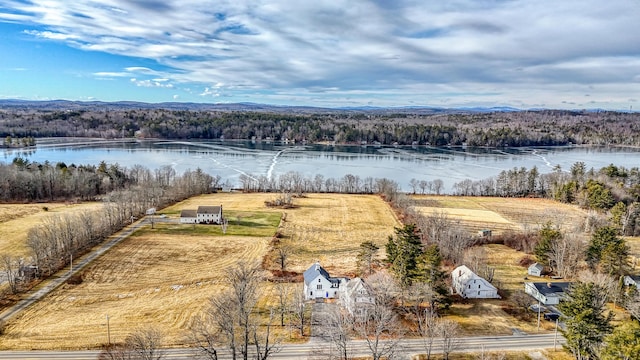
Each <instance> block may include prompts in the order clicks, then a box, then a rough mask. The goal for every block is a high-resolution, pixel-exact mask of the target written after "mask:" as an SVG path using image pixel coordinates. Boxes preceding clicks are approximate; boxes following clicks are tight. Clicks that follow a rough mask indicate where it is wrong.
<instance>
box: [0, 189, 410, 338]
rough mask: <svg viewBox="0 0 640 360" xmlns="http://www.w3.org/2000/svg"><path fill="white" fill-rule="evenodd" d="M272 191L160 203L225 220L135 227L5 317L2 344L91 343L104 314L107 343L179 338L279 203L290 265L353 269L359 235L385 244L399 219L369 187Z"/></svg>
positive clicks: (253, 248) (251, 254) (276, 213)
mask: <svg viewBox="0 0 640 360" xmlns="http://www.w3.org/2000/svg"><path fill="white" fill-rule="evenodd" d="M273 197H274V195H270V194H212V195H206V196H199V197H195V198H192V199H189V200H187V201H185V202H182V203H179V204H177V205H175V206H172V207H169V208H167V209H163V210H161V211H159V212H158V214H165V215H166V216H167V217H168V218H169V219H172V218H174V219H177V217H178V216H179V213H180V211H181V210H182V209H195V208H196V207H197V206H199V205H212V204H213V205H218V204H221V205H222V206H223V212H224V216H227V217H228V219H229V227H228V229H227V234H226V235H222V234H221V229H220V226H205V225H196V226H193V225H187V224H185V225H178V224H168V223H166V224H165V223H159V222H158V223H156V224H155V225H154V229H151V228H150V227H146V228H144V229H142V230H139V231H137V232H136V233H135V234H134V235H133V236H131V237H130V238H128V239H126V240H125V241H123V242H122V243H120V244H119V245H117V246H116V247H115V248H113V249H112V250H111V251H110V252H108V253H107V254H105V255H103V256H102V257H101V258H99V259H98V260H96V261H95V262H94V263H92V264H91V265H90V266H88V267H87V268H85V269H84V271H83V274H84V276H83V277H84V281H83V283H82V284H79V285H69V284H65V285H64V286H62V287H61V288H59V289H57V290H56V291H54V292H53V293H51V294H50V295H49V296H47V297H46V298H45V299H43V300H42V301H40V302H38V303H36V304H35V305H34V306H32V307H30V308H28V309H27V310H25V311H24V312H23V313H22V314H21V315H19V316H18V317H17V318H15V319H13V320H12V321H10V322H9V324H8V326H7V329H6V333H5V335H3V336H2V337H0V348H3V349H9V348H12V349H65V348H91V347H98V346H100V345H102V344H104V343H105V342H106V339H107V326H106V318H107V315H108V316H109V324H110V332H111V340H112V342H118V341H122V340H123V339H124V337H126V335H127V334H129V333H130V332H132V331H134V330H136V329H137V328H139V327H141V326H145V325H152V326H156V327H159V328H160V329H163V331H164V332H165V335H166V344H167V345H172V344H181V343H183V341H184V336H185V335H186V330H187V328H188V325H189V322H190V319H191V318H192V316H193V315H194V314H196V313H198V312H199V311H200V310H201V309H202V308H203V307H204V306H206V304H207V300H208V299H209V298H210V297H211V296H214V295H215V294H217V293H218V292H219V291H220V290H221V288H222V286H223V285H224V284H225V279H224V277H223V274H224V270H225V269H226V268H227V267H229V266H230V265H232V264H234V263H236V262H237V261H238V260H239V259H244V260H247V261H251V260H256V261H260V260H261V259H262V258H263V257H264V256H265V255H266V254H268V250H269V243H270V241H271V239H272V236H273V234H274V233H275V232H276V231H277V230H278V228H277V225H278V223H279V221H280V218H281V216H282V213H283V211H284V212H286V222H285V223H284V224H283V225H282V227H281V228H280V229H279V230H280V231H281V232H283V234H284V237H283V241H289V242H290V243H291V245H292V246H293V254H292V258H291V260H292V263H291V267H290V268H291V269H292V270H296V271H303V270H305V269H306V268H307V267H308V266H310V264H311V262H312V261H314V260H320V261H322V262H323V266H326V267H327V269H328V270H329V271H332V272H334V271H335V272H336V275H340V274H342V273H344V272H353V271H355V255H356V253H357V250H358V247H359V244H360V243H361V242H363V241H365V240H374V241H375V242H377V243H378V244H383V243H385V242H386V238H387V236H388V235H390V234H391V233H392V232H393V226H396V225H398V223H397V220H396V218H395V216H394V214H393V212H392V211H391V210H390V209H389V208H388V206H387V205H386V204H385V203H384V202H383V201H382V200H381V199H380V198H378V197H376V196H359V195H335V194H331V195H328V194H327V195H325V194H311V195H309V197H307V198H301V199H296V200H295V203H296V204H297V205H298V208H295V209H287V210H282V209H275V208H266V207H265V205H264V201H265V200H271V199H273ZM267 292H273V289H270V288H269V289H267ZM267 302H268V301H266V300H263V303H265V304H266V303H267Z"/></svg>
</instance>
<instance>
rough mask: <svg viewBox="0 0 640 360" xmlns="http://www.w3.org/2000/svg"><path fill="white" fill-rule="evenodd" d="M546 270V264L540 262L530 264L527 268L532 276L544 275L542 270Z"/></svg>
mask: <svg viewBox="0 0 640 360" xmlns="http://www.w3.org/2000/svg"><path fill="white" fill-rule="evenodd" d="M543 270H544V266H543V265H542V264H540V263H533V264H531V265H530V266H529V269H528V270H527V274H529V275H532V276H542V271H543Z"/></svg>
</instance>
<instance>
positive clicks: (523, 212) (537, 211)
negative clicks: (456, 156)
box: [412, 195, 586, 235]
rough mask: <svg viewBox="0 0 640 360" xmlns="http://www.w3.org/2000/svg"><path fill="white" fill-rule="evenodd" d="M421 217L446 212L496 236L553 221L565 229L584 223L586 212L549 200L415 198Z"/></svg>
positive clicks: (472, 228)
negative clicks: (488, 230) (490, 231)
mask: <svg viewBox="0 0 640 360" xmlns="http://www.w3.org/2000/svg"><path fill="white" fill-rule="evenodd" d="M412 197H413V198H414V199H415V200H416V201H417V202H418V206H417V209H418V211H420V212H421V213H422V214H425V215H429V214H433V213H434V212H444V213H446V214H447V215H448V216H449V218H450V219H451V220H454V221H458V222H459V224H460V225H461V226H462V227H463V228H464V229H467V230H468V231H469V232H471V233H474V234H475V233H477V232H478V231H479V230H484V229H490V230H492V231H493V234H494V235H500V234H503V233H505V232H508V231H523V230H524V231H527V230H531V229H535V228H537V227H539V226H540V225H542V224H544V223H546V222H548V221H551V222H552V223H553V224H558V225H561V226H562V227H563V228H564V229H567V230H568V229H573V228H575V227H576V226H581V225H582V224H583V223H584V219H585V217H586V212H585V211H584V210H582V209H580V208H579V207H577V206H574V205H569V204H563V203H559V202H556V201H553V200H548V199H533V198H497V197H468V196H433V195H414V196H412Z"/></svg>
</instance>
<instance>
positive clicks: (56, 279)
mask: <svg viewBox="0 0 640 360" xmlns="http://www.w3.org/2000/svg"><path fill="white" fill-rule="evenodd" d="M145 223H146V219H145V218H142V219H141V220H139V221H138V222H136V223H134V224H133V225H130V226H128V227H126V228H125V229H124V230H121V231H120V232H119V233H117V234H115V235H113V236H112V239H111V240H108V241H107V242H106V243H104V244H102V245H101V246H100V247H99V248H98V249H96V250H94V251H92V252H91V253H89V254H87V255H85V256H84V257H82V258H81V259H80V260H78V261H77V262H76V263H75V264H73V269H70V268H64V269H62V270H60V271H58V272H57V273H56V274H54V275H53V276H51V277H50V278H49V279H48V280H45V281H44V282H43V284H44V285H41V286H39V288H38V290H35V291H30V292H28V293H27V294H25V296H26V297H25V298H24V299H22V300H20V301H18V302H17V303H16V304H15V305H13V306H11V307H10V308H8V309H6V310H5V311H3V312H2V313H1V314H0V321H5V322H6V321H7V320H9V319H10V318H12V317H14V316H16V315H17V314H18V313H19V312H20V311H22V310H24V309H26V308H27V307H29V306H30V305H32V304H33V303H35V302H36V301H38V300H40V299H42V298H43V297H44V296H46V295H47V294H49V293H50V292H52V291H53V290H55V289H56V288H57V287H58V286H60V285H62V284H64V283H65V282H66V281H67V280H69V278H70V277H71V276H73V275H74V274H76V273H78V272H80V271H81V270H82V269H83V268H84V267H85V266H86V265H88V264H89V263H91V262H92V261H93V260H95V259H97V258H98V257H99V256H101V255H102V254H104V253H105V252H107V251H108V250H109V249H111V248H112V247H113V246H115V245H116V244H118V243H119V242H121V241H122V240H124V239H126V238H127V237H128V236H129V235H131V234H132V233H133V232H134V231H136V230H137V229H139V228H140V227H141V226H143V225H144V224H145ZM70 270H71V271H70Z"/></svg>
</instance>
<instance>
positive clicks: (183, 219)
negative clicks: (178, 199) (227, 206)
mask: <svg viewBox="0 0 640 360" xmlns="http://www.w3.org/2000/svg"><path fill="white" fill-rule="evenodd" d="M180 223H181V224H221V223H222V205H220V206H198V209H197V210H182V211H181V212H180Z"/></svg>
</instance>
